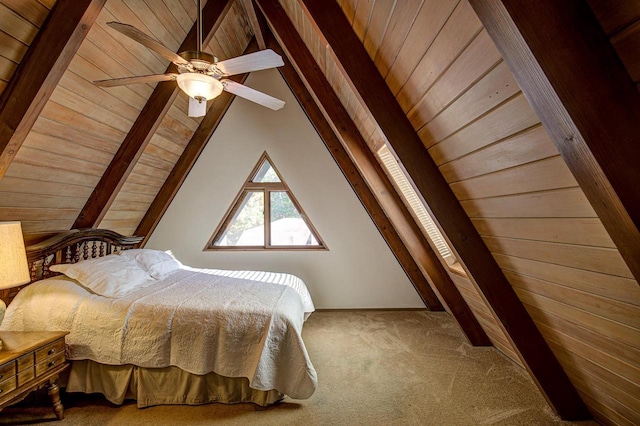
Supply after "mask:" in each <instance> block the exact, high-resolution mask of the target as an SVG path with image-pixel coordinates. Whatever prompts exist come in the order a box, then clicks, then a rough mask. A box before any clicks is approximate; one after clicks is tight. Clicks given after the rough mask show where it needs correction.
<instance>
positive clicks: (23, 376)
mask: <svg viewBox="0 0 640 426" xmlns="http://www.w3.org/2000/svg"><path fill="white" fill-rule="evenodd" d="M35 377H36V369H35V368H34V367H33V365H32V366H31V367H29V368H28V369H26V370H22V371H21V372H19V373H18V386H22V385H24V384H25V383H27V382H28V381H29V380H33V379H34V378H35Z"/></svg>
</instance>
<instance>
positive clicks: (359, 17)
mask: <svg viewBox="0 0 640 426" xmlns="http://www.w3.org/2000/svg"><path fill="white" fill-rule="evenodd" d="M374 4H375V0H358V3H357V5H356V9H355V12H354V14H353V21H352V22H351V26H352V27H353V31H354V32H355V33H356V35H357V36H358V38H359V39H360V40H363V39H364V35H365V33H366V31H367V27H368V26H369V20H370V19H371V12H372V11H373V5H374Z"/></svg>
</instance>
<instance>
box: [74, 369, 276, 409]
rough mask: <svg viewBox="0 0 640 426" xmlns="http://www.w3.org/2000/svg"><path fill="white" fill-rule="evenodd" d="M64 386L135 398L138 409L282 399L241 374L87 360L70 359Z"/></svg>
mask: <svg viewBox="0 0 640 426" xmlns="http://www.w3.org/2000/svg"><path fill="white" fill-rule="evenodd" d="M63 385H64V384H63ZM66 388H67V392H83V393H101V394H103V395H104V396H105V397H106V398H107V399H108V400H109V401H110V402H112V403H114V404H118V405H119V404H122V403H123V402H124V400H125V399H134V400H136V402H137V405H138V407H139V408H143V407H149V406H153V405H164V404H184V405H200V404H208V403H211V402H219V403H225V404H236V403H243V402H252V403H254V404H258V405H261V406H268V405H271V404H274V403H276V402H278V401H280V400H282V399H283V398H284V395H283V394H281V393H280V392H278V391H276V390H269V391H261V390H256V389H251V388H250V387H249V380H248V379H247V378H244V377H224V376H221V375H219V374H216V373H209V374H205V375H196V374H191V373H188V372H186V371H184V370H181V369H180V368H178V367H166V368H142V367H136V366H134V365H104V364H99V363H97V362H94V361H89V360H83V361H72V362H71V369H70V371H69V376H68V379H67V383H66Z"/></svg>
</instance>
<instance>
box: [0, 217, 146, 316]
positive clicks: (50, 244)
mask: <svg viewBox="0 0 640 426" xmlns="http://www.w3.org/2000/svg"><path fill="white" fill-rule="evenodd" d="M141 241H142V237H135V236H134V237H125V236H123V235H120V234H118V233H117V232H114V231H110V230H107V229H83V230H71V231H64V232H61V233H60V234H58V235H55V236H54V237H51V238H49V239H48V240H45V241H42V242H40V243H38V244H35V245H32V246H29V247H27V261H28V263H29V275H30V278H31V282H34V281H38V280H40V279H43V278H47V277H51V276H54V275H57V273H56V272H52V271H51V270H50V266H51V265H54V264H57V263H76V262H79V261H80V260H81V259H80V258H81V257H82V260H87V259H89V244H91V257H92V258H95V257H102V256H106V255H108V254H111V253H112V252H113V253H118V252H120V251H122V250H123V249H129V248H134V247H136V246H137V245H138V244H140V242H141ZM27 285H29V284H25V285H24V286H20V287H14V288H11V289H8V290H3V291H0V298H1V299H2V300H4V302H5V303H6V304H7V305H8V304H9V303H11V301H12V300H13V298H14V297H15V296H16V295H17V294H18V292H19V291H20V290H21V289H22V288H24V287H26V286H27Z"/></svg>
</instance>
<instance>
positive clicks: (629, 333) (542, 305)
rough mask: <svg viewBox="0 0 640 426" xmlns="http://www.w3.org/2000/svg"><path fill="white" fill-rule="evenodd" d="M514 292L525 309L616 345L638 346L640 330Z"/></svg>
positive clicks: (555, 301)
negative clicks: (603, 337)
mask: <svg viewBox="0 0 640 426" xmlns="http://www.w3.org/2000/svg"><path fill="white" fill-rule="evenodd" d="M515 291H516V293H518V297H520V299H521V300H522V302H523V303H524V304H525V305H526V306H527V307H534V308H537V309H539V310H541V311H543V312H544V313H545V314H551V315H556V316H558V317H560V318H562V319H564V320H567V321H571V322H574V323H579V324H582V325H583V326H584V327H585V328H587V329H588V330H592V331H594V332H596V333H599V334H603V335H605V336H609V337H610V338H611V339H613V340H614V341H617V342H618V343H616V345H620V343H623V344H625V345H628V346H632V347H634V348H638V347H639V346H640V330H638V329H636V328H633V327H630V326H628V325H625V324H621V323H619V322H616V321H612V320H610V319H608V318H604V317H601V316H599V315H595V314H592V313H591V312H588V311H585V310H583V309H579V308H575V307H573V306H570V305H567V304H565V303H562V302H558V301H557V300H554V299H551V298H548V297H545V296H541V295H538V294H536V293H531V292H529V291H526V290H521V289H515Z"/></svg>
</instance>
